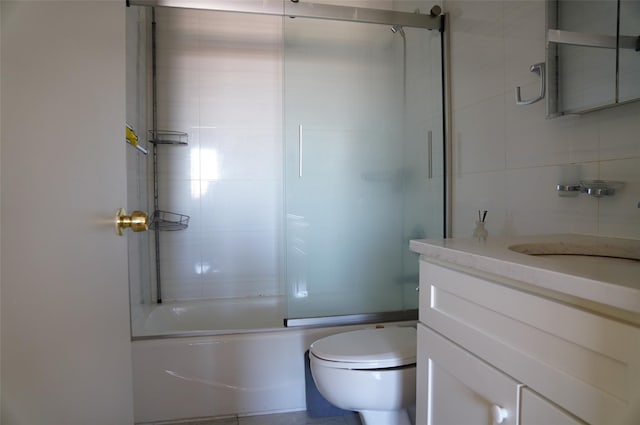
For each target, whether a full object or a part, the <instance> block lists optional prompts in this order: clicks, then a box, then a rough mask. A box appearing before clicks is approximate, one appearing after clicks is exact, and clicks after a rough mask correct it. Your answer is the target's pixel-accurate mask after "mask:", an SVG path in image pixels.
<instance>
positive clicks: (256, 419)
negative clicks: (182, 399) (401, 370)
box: [146, 411, 361, 425]
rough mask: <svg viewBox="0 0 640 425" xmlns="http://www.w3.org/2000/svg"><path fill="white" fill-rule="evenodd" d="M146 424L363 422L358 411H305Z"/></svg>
mask: <svg viewBox="0 0 640 425" xmlns="http://www.w3.org/2000/svg"><path fill="white" fill-rule="evenodd" d="M146 425H361V422H360V418H359V417H358V415H357V414H356V413H354V414H352V415H346V416H334V417H327V418H311V417H309V416H308V415H307V412H306V411H304V412H291V413H276V414H272V415H261V416H245V417H240V418H226V419H210V420H193V421H179V422H159V423H157V424H146Z"/></svg>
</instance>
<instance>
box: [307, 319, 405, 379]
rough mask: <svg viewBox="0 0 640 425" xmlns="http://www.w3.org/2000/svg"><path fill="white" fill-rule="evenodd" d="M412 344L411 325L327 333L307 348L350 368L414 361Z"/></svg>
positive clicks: (396, 364)
mask: <svg viewBox="0 0 640 425" xmlns="http://www.w3.org/2000/svg"><path fill="white" fill-rule="evenodd" d="M416 344H417V336H416V330H415V328H412V327H388V328H380V329H361V330H357V331H351V332H343V333H339V334H335V335H331V336H328V337H325V338H322V339H319V340H317V341H316V342H314V343H313V344H311V348H310V351H311V353H313V355H314V356H316V357H317V358H319V359H322V360H327V361H330V362H339V363H341V364H343V365H345V364H346V365H348V366H352V367H353V368H363V369H370V368H389V367H397V366H405V365H409V364H412V363H415V362H416Z"/></svg>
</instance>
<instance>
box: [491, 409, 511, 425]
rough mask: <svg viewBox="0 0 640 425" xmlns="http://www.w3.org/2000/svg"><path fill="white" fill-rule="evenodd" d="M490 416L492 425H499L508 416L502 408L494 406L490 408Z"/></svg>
mask: <svg viewBox="0 0 640 425" xmlns="http://www.w3.org/2000/svg"><path fill="white" fill-rule="evenodd" d="M491 416H492V417H493V423H494V424H498V425H499V424H501V423H503V422H504V420H505V419H507V417H508V416H509V412H508V411H507V409H505V408H504V407H502V406H498V405H497V404H494V405H493V406H491Z"/></svg>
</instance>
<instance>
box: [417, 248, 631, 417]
mask: <svg viewBox="0 0 640 425" xmlns="http://www.w3.org/2000/svg"><path fill="white" fill-rule="evenodd" d="M639 279H640V277H639ZM417 373H418V376H417V382H418V388H417V397H418V399H417V414H416V423H417V425H426V424H429V425H447V424H450V425H461V424H464V425H475V424H478V425H485V424H486V425H494V424H504V425H565V424H566V425H569V424H570V425H578V424H582V425H584V424H592V425H605V424H606V425H614V424H629V425H631V424H636V425H637V424H640V328H638V326H636V325H634V324H629V323H626V322H623V321H621V320H618V319H616V318H613V317H607V316H605V315H602V314H599V313H594V312H592V311H589V310H587V309H584V308H578V307H576V306H574V305H571V304H570V303H567V302H560V301H558V300H556V299H553V298H552V297H543V296H541V295H535V294H532V293H530V292H528V291H526V290H523V289H522V288H521V287H518V286H517V285H509V280H508V279H504V278H501V277H500V276H499V275H492V274H490V273H485V272H480V271H477V270H474V269H471V268H468V267H462V266H459V265H453V264H448V263H446V262H441V261H438V260H436V259H429V258H427V257H424V256H423V257H422V259H421V262H420V323H419V324H418V369H417Z"/></svg>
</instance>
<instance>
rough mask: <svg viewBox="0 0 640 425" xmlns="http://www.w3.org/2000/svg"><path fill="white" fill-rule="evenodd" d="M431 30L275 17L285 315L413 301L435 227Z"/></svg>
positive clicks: (438, 103) (439, 128)
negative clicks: (423, 247)
mask: <svg viewBox="0 0 640 425" xmlns="http://www.w3.org/2000/svg"><path fill="white" fill-rule="evenodd" d="M440 36H441V35H440V33H439V32H437V31H428V30H425V29H415V28H402V27H398V26H396V27H390V26H387V25H378V24H363V23H354V22H340V21H325V20H312V19H305V18H295V19H290V18H286V17H285V18H284V105H285V108H284V109H285V110H284V117H285V118H284V129H285V130H284V132H285V221H286V225H285V229H286V230H285V231H286V238H285V245H286V246H285V251H286V255H285V257H286V272H285V276H286V290H287V298H288V305H287V318H288V319H290V320H291V319H297V318H314V317H330V316H341V315H353V314H363V313H378V312H390V311H404V310H411V309H415V308H417V304H418V296H417V292H416V287H417V286H418V260H417V256H416V255H415V254H413V253H411V252H410V251H409V240H410V239H415V238H425V237H442V236H443V232H444V230H443V229H444V225H443V221H444V179H443V112H442V79H441V75H442V74H441V65H442V64H441V50H440V49H441V45H440Z"/></svg>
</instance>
